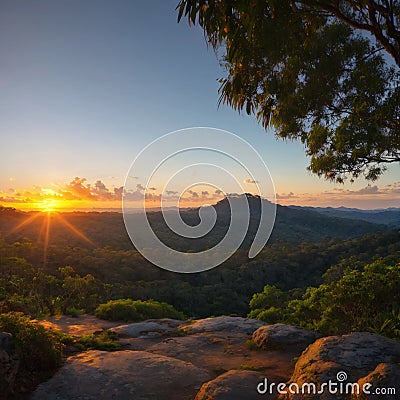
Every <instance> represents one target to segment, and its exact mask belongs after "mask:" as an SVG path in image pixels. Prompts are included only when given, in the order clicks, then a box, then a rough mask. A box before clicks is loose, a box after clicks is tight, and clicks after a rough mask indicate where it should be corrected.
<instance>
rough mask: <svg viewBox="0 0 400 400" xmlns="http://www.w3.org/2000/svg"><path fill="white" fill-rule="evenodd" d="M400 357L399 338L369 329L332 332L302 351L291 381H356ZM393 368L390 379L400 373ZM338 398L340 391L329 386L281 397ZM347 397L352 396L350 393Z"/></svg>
mask: <svg viewBox="0 0 400 400" xmlns="http://www.w3.org/2000/svg"><path fill="white" fill-rule="evenodd" d="M399 361H400V342H398V341H395V340H392V339H388V338H385V337H382V336H378V335H375V334H373V333H367V332H354V333H351V334H347V335H341V336H328V337H324V338H322V339H318V340H317V341H316V342H314V343H313V344H311V345H310V346H309V347H308V348H307V349H306V350H305V351H304V352H303V353H302V355H301V356H300V357H299V359H298V361H297V363H296V366H295V370H294V373H293V375H292V378H291V380H290V382H294V383H296V384H297V385H298V386H300V387H301V385H302V384H303V383H315V384H316V385H319V384H322V383H324V382H328V381H329V380H331V381H333V382H338V383H339V382H344V383H349V382H350V383H356V382H357V381H359V380H360V379H362V378H364V379H366V380H372V379H373V376H374V370H376V368H377V366H378V364H381V363H384V364H393V363H398V362H399ZM379 371H380V372H382V373H383V372H384V371H385V370H384V369H383V367H382V366H381V367H380V368H379V369H378V372H379ZM390 371H391V372H390ZM390 371H389V370H388V369H386V372H387V373H388V374H389V375H390V374H392V376H391V377H390V376H388V375H386V376H387V379H388V381H389V380H391V379H396V378H395V376H398V375H397V374H398V370H397V368H392V369H391V370H390ZM375 375H376V372H375ZM337 398H338V395H337V394H332V393H329V391H328V390H325V391H324V393H322V394H317V395H312V396H310V395H302V394H293V393H291V394H289V393H288V394H285V395H282V396H281V397H280V399H293V400H294V399H321V400H331V399H332V400H333V399H337ZM339 398H340V397H339ZM343 398H349V396H348V397H343ZM368 398H369V397H368ZM380 398H382V397H380Z"/></svg>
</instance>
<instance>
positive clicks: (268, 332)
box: [252, 324, 320, 349]
mask: <svg viewBox="0 0 400 400" xmlns="http://www.w3.org/2000/svg"><path fill="white" fill-rule="evenodd" d="M319 337H320V335H319V334H317V333H316V332H313V331H308V330H306V329H303V328H299V327H297V326H292V325H286V324H274V325H266V326H262V327H261V328H258V329H257V330H256V331H255V332H254V333H253V337H252V339H253V342H254V343H255V344H256V345H257V346H258V347H259V348H262V349H268V348H277V347H278V348H279V347H282V346H288V345H292V344H296V345H297V344H302V345H304V348H306V347H307V346H308V345H309V344H311V343H313V342H314V341H315V340H316V339H317V338H319Z"/></svg>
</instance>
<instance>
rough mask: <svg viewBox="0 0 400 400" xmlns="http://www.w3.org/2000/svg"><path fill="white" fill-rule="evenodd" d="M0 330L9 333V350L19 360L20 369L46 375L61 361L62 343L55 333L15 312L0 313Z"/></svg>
mask: <svg viewBox="0 0 400 400" xmlns="http://www.w3.org/2000/svg"><path fill="white" fill-rule="evenodd" d="M0 331H4V332H8V333H11V334H12V335H13V336H12V340H11V351H12V352H15V353H16V354H17V355H18V357H19V359H20V360H21V369H24V370H27V371H30V373H35V374H36V375H38V376H47V375H48V373H49V372H50V371H52V370H54V369H55V368H56V367H57V366H58V365H59V364H60V362H61V355H62V351H61V350H62V344H61V343H60V341H59V339H58V338H57V336H56V335H54V334H53V333H51V332H50V331H48V330H46V329H45V328H44V327H43V326H41V325H39V324H36V323H33V322H31V321H30V319H29V317H28V316H26V315H24V314H22V313H17V312H10V313H7V314H0Z"/></svg>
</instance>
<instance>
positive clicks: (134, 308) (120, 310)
mask: <svg viewBox="0 0 400 400" xmlns="http://www.w3.org/2000/svg"><path fill="white" fill-rule="evenodd" d="M95 315H96V317H97V318H101V319H108V320H111V321H119V320H122V321H126V322H129V321H131V322H135V321H144V320H146V319H153V318H154V319H158V318H175V319H183V318H184V315H183V314H182V313H181V312H179V311H177V310H176V309H175V308H174V307H173V306H171V305H170V304H168V303H163V302H158V301H154V300H147V301H141V300H131V299H121V300H111V301H109V302H107V303H105V304H100V305H99V306H98V307H97V309H96V310H95Z"/></svg>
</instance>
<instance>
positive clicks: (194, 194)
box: [188, 190, 199, 198]
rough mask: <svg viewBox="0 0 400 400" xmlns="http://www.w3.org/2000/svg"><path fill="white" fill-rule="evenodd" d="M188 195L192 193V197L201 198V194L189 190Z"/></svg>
mask: <svg viewBox="0 0 400 400" xmlns="http://www.w3.org/2000/svg"><path fill="white" fill-rule="evenodd" d="M188 193H190V194H191V195H192V197H195V198H197V197H199V194H198V193H197V192H194V191H193V190H188Z"/></svg>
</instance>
